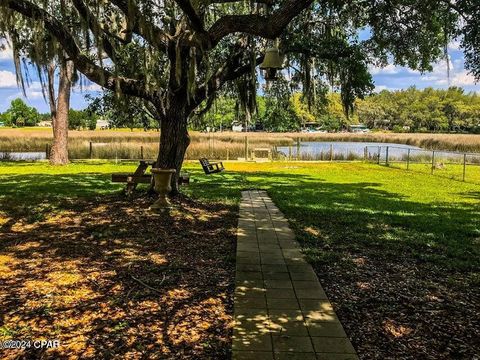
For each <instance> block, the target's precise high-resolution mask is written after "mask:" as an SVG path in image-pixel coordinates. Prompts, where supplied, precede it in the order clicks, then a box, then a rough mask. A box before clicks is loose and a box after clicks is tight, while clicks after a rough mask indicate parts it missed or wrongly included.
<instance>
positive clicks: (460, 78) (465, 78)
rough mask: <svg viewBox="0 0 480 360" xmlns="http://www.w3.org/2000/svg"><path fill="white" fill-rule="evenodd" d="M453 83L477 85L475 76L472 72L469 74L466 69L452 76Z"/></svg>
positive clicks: (455, 84) (456, 84)
mask: <svg viewBox="0 0 480 360" xmlns="http://www.w3.org/2000/svg"><path fill="white" fill-rule="evenodd" d="M450 83H451V85H454V86H472V85H476V82H475V77H474V76H473V75H472V74H469V73H468V72H467V71H466V70H464V71H462V72H460V73H458V74H455V75H454V76H453V77H452V78H451V82H450Z"/></svg>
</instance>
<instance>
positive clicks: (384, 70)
mask: <svg viewBox="0 0 480 360" xmlns="http://www.w3.org/2000/svg"><path fill="white" fill-rule="evenodd" d="M369 70H370V73H371V74H372V75H380V74H389V75H392V74H398V73H399V72H400V70H401V67H399V66H395V65H393V64H388V65H387V66H385V67H378V66H371V67H369Z"/></svg>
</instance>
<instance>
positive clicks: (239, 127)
mask: <svg viewBox="0 0 480 360" xmlns="http://www.w3.org/2000/svg"><path fill="white" fill-rule="evenodd" d="M232 131H234V132H243V131H244V126H243V124H233V125H232Z"/></svg>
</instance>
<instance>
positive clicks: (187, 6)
mask: <svg viewBox="0 0 480 360" xmlns="http://www.w3.org/2000/svg"><path fill="white" fill-rule="evenodd" d="M175 2H176V3H177V4H178V6H180V9H182V11H183V12H184V13H185V15H186V16H187V18H188V20H190V23H191V24H192V28H193V30H195V31H198V32H200V33H205V32H206V31H205V28H204V25H203V21H202V19H200V17H199V16H198V14H197V12H196V11H195V9H194V8H193V6H192V4H191V3H190V0H175Z"/></svg>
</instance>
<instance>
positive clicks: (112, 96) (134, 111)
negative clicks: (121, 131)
mask: <svg viewBox="0 0 480 360" xmlns="http://www.w3.org/2000/svg"><path fill="white" fill-rule="evenodd" d="M86 99H87V101H88V102H89V105H88V107H87V112H88V113H90V114H95V116H96V117H97V118H102V119H104V120H107V121H108V123H109V126H110V127H111V128H130V129H132V130H133V129H134V128H143V129H144V130H148V129H158V125H159V124H158V122H157V121H155V116H156V115H154V114H152V113H151V112H150V111H151V109H152V108H151V106H149V105H148V104H147V103H146V102H145V101H144V100H143V99H140V98H135V97H132V96H123V97H119V96H118V95H117V94H116V93H114V92H113V91H108V90H107V91H105V92H104V93H103V95H102V96H100V97H92V96H90V95H87V96H86ZM149 109H150V110H149ZM153 111H155V110H153Z"/></svg>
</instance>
